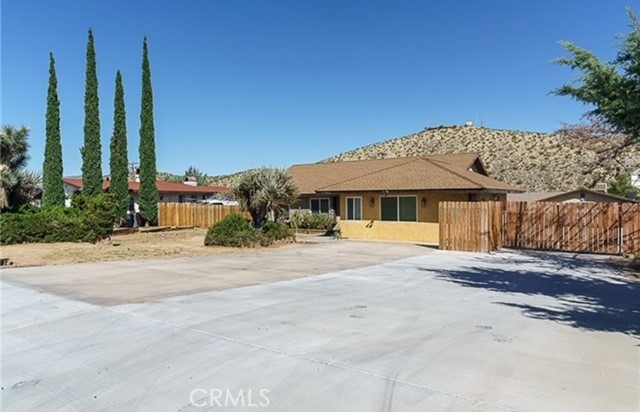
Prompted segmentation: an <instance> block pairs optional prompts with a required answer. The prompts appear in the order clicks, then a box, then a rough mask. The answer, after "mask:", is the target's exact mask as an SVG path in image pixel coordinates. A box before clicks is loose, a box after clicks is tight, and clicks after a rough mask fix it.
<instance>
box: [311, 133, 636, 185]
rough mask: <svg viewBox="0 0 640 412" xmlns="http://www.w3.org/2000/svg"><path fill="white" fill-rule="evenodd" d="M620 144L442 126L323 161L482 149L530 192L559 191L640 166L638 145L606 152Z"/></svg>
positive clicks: (500, 175)
mask: <svg viewBox="0 0 640 412" xmlns="http://www.w3.org/2000/svg"><path fill="white" fill-rule="evenodd" d="M614 144H615V138H590V139H584V138H583V139H578V138H574V137H569V136H567V135H564V134H546V133H536V132H522V131H515V130H498V129H488V128H484V127H476V126H439V127H432V128H425V129H424V130H422V131H420V132H418V133H414V134H412V135H409V136H404V137H399V138H395V139H390V140H387V141H384V142H381V143H374V144H370V145H368V146H364V147H361V148H358V149H354V150H351V151H349V152H345V153H341V154H339V155H337V156H334V157H331V158H329V159H326V160H324V161H322V162H343V161H351V160H363V159H379V158H385V157H407V156H421V155H427V154H444V153H464V152H477V153H479V154H480V157H481V158H482V160H483V162H484V163H485V165H486V167H487V171H488V172H489V175H490V176H491V177H494V178H496V179H498V180H502V181H504V182H506V183H509V184H511V185H514V186H517V187H520V188H522V189H525V190H527V191H532V192H539V191H558V190H569V189H575V188H577V187H580V186H586V187H589V188H590V187H592V186H593V185H594V184H595V183H596V182H598V181H607V180H609V179H611V178H612V177H613V176H615V175H616V174H617V173H618V172H620V171H626V172H631V171H633V170H635V169H638V168H640V147H638V145H636V146H635V147H630V148H628V149H625V150H624V151H623V152H621V153H620V154H619V156H618V157H617V158H616V159H615V160H614V159H612V158H611V156H609V155H607V154H606V153H607V151H606V149H608V148H611V147H613V146H614Z"/></svg>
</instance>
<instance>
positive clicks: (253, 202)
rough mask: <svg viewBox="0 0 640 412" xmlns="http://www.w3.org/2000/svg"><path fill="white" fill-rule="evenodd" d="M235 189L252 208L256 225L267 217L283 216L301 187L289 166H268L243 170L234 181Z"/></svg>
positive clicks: (246, 207) (246, 206)
mask: <svg viewBox="0 0 640 412" xmlns="http://www.w3.org/2000/svg"><path fill="white" fill-rule="evenodd" d="M232 193H233V196H234V198H235V199H236V200H237V201H238V202H239V203H240V206H241V207H242V208H243V209H244V210H246V211H248V212H249V214H250V215H251V218H252V220H253V226H254V227H256V228H260V227H262V225H264V223H265V222H267V221H268V220H272V221H276V222H277V221H280V220H282V218H283V217H284V216H285V215H286V213H288V208H289V207H290V206H291V205H293V204H294V203H295V202H296V201H297V200H298V196H299V190H298V187H297V186H296V184H295V182H294V181H293V178H292V177H291V175H290V174H289V172H288V171H287V170H286V169H284V168H268V167H262V168H260V169H255V170H251V171H248V172H247V173H245V174H243V175H242V176H241V177H240V178H239V179H238V180H237V181H236V182H235V184H234V186H233V189H232Z"/></svg>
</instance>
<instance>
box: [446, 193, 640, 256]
mask: <svg viewBox="0 0 640 412" xmlns="http://www.w3.org/2000/svg"><path fill="white" fill-rule="evenodd" d="M439 223H440V239H439V243H440V249H442V250H461V251H470V252H490V251H492V250H495V249H499V248H501V247H503V246H504V247H509V248H521V249H541V250H558V251H566V252H586V253H605V254H621V253H624V254H637V253H640V204H638V203H591V202H581V203H577V202H576V203H551V202H507V203H506V204H505V203H501V202H440V205H439Z"/></svg>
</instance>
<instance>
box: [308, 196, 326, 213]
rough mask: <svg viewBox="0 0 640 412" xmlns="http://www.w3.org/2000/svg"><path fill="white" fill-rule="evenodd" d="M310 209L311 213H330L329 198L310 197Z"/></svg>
mask: <svg viewBox="0 0 640 412" xmlns="http://www.w3.org/2000/svg"><path fill="white" fill-rule="evenodd" d="M309 209H311V213H329V198H328V197H322V198H316V199H309Z"/></svg>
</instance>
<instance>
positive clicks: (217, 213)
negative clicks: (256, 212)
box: [158, 203, 251, 228]
mask: <svg viewBox="0 0 640 412" xmlns="http://www.w3.org/2000/svg"><path fill="white" fill-rule="evenodd" d="M158 206H159V208H158V209H159V210H158V215H159V217H158V225H160V226H194V227H204V228H207V227H209V226H211V225H213V224H214V223H217V222H219V221H221V220H222V219H224V218H225V217H226V216H228V215H230V214H232V213H239V214H241V215H243V216H245V217H246V218H248V219H250V218H251V216H250V215H249V213H247V212H243V211H241V210H240V207H239V206H224V205H207V204H199V203H159V204H158Z"/></svg>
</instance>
